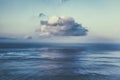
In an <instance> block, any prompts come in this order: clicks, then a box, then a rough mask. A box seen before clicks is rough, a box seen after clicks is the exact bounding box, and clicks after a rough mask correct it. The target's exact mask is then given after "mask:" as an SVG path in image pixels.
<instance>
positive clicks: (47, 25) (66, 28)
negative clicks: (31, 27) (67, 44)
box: [36, 16, 88, 36]
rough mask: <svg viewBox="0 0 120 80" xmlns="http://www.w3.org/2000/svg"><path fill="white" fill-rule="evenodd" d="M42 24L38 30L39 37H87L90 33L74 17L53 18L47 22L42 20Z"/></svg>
mask: <svg viewBox="0 0 120 80" xmlns="http://www.w3.org/2000/svg"><path fill="white" fill-rule="evenodd" d="M40 24H41V26H40V28H39V29H37V30H36V32H37V33H38V34H39V36H85V35H86V34H87V31H88V30H87V29H85V28H84V27H83V26H82V25H81V24H79V23H77V22H75V20H74V19H73V18H72V17H57V16H52V17H50V18H49V19H48V20H46V21H45V20H41V21H40Z"/></svg>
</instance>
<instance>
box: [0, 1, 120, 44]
mask: <svg viewBox="0 0 120 80" xmlns="http://www.w3.org/2000/svg"><path fill="white" fill-rule="evenodd" d="M119 4H120V0H0V36H21V35H22V36H25V35H28V34H33V33H34V32H35V30H36V29H38V28H39V27H40V20H41V18H40V17H38V15H39V14H40V13H44V14H45V15H47V16H49V17H51V16H65V17H66V16H67V17H72V18H74V20H75V21H76V22H77V23H80V24H82V26H83V27H85V28H86V29H88V35H86V36H84V37H83V36H82V38H81V36H77V37H76V36H75V37H72V39H71V41H72V40H74V39H75V41H88V42H89V41H92V42H95V41H98V42H101V41H102V42H109V41H110V42H120V37H119V34H120V22H119V21H120V5H119ZM64 40H66V41H67V37H66V38H65V39H64ZM69 41H70V40H69Z"/></svg>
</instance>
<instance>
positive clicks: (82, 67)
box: [0, 43, 120, 80]
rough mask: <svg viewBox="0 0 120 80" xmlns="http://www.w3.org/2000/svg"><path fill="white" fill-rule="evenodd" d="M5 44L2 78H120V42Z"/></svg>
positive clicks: (0, 59) (1, 53) (1, 54)
mask: <svg viewBox="0 0 120 80" xmlns="http://www.w3.org/2000/svg"><path fill="white" fill-rule="evenodd" d="M22 45H23V46H20V45H18V44H14V45H12V44H2V45H1V46H0V80H120V44H64V45H61V44H54V45H53V44H48V45H45V46H44V44H42V45H37V46H35V45H33V44H32V45H28V46H27V45H26V44H25V43H23V44H22Z"/></svg>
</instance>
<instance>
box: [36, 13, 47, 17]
mask: <svg viewBox="0 0 120 80" xmlns="http://www.w3.org/2000/svg"><path fill="white" fill-rule="evenodd" d="M44 16H46V15H45V14H44V13H39V15H38V17H39V18H41V17H44Z"/></svg>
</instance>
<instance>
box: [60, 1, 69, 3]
mask: <svg viewBox="0 0 120 80" xmlns="http://www.w3.org/2000/svg"><path fill="white" fill-rule="evenodd" d="M67 1H69V0H61V3H64V2H67Z"/></svg>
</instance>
